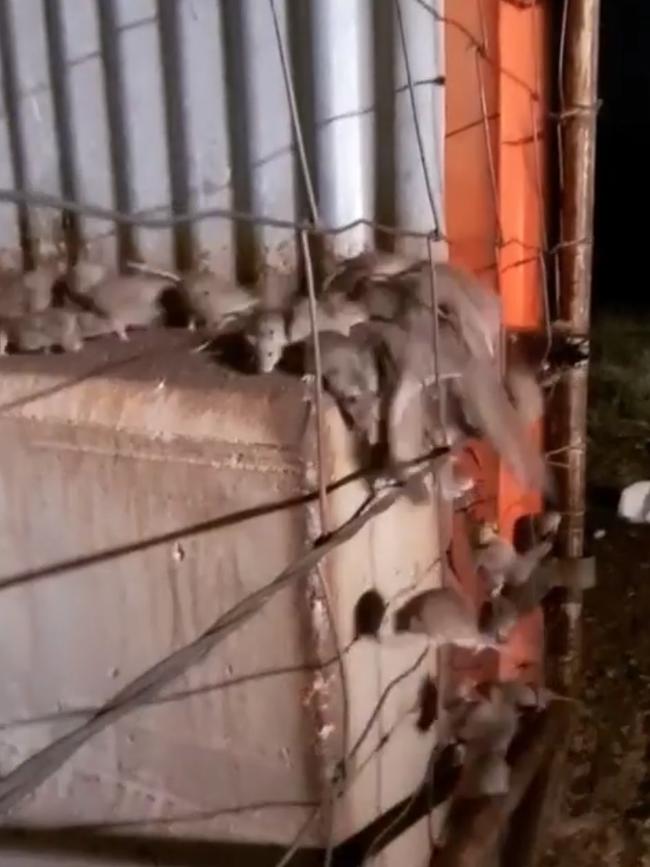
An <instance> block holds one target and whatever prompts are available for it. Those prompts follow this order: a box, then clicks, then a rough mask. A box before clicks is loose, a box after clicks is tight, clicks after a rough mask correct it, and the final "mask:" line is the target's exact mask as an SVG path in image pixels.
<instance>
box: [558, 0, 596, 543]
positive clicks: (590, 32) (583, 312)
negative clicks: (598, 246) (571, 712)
mask: <svg viewBox="0 0 650 867" xmlns="http://www.w3.org/2000/svg"><path fill="white" fill-rule="evenodd" d="M599 7H600V2H599V0H572V2H569V3H568V8H567V22H566V48H565V56H564V67H563V80H562V88H563V93H562V100H561V112H562V117H561V123H562V143H563V148H562V149H563V154H562V161H563V167H564V178H563V190H562V201H561V220H562V238H561V241H562V246H561V249H560V253H559V256H560V293H559V298H560V310H559V314H560V318H561V319H562V320H563V321H564V322H565V323H566V325H567V326H568V328H569V331H570V333H572V334H576V335H584V334H588V333H589V323H590V309H591V269H592V234H593V210H594V183H595V160H596V105H597V77H598V32H599V31H598V21H599V14H598V13H599ZM587 381H588V367H587V365H586V364H584V365H581V366H580V367H578V368H577V369H574V370H573V371H572V372H570V373H569V374H568V376H567V379H566V384H565V386H564V388H563V389H562V391H561V395H560V401H561V406H560V407H559V408H558V410H557V416H558V417H559V419H560V422H559V424H560V425H561V428H560V429H558V433H557V436H558V438H559V439H561V440H562V442H561V443H559V445H561V446H563V447H566V463H567V469H566V471H565V472H562V473H561V474H560V484H561V490H562V494H563V497H564V503H563V506H564V508H565V509H566V511H567V513H568V514H567V521H566V524H565V528H564V548H565V550H564V553H565V555H566V556H568V557H580V556H581V555H582V550H583V542H584V540H583V532H584V529H583V524H584V521H583V517H584V494H585V459H586V440H585V438H586V426H587V424H586V423H587Z"/></svg>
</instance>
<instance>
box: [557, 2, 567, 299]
mask: <svg viewBox="0 0 650 867" xmlns="http://www.w3.org/2000/svg"><path fill="white" fill-rule="evenodd" d="M568 19H569V0H564V2H563V3H562V19H561V26H560V44H559V46H558V60H557V82H556V87H557V94H558V101H559V108H560V110H559V112H558V120H557V127H556V131H555V135H556V142H557V168H558V192H559V195H560V197H562V194H563V192H564V181H565V171H564V113H565V111H566V97H565V92H564V61H565V58H566V39H567V27H568ZM563 238H564V228H563V215H562V211H561V210H560V242H561V241H562V240H563ZM553 269H554V276H555V310H556V313H557V312H558V311H559V309H560V282H561V281H560V254H559V252H558V251H557V250H556V251H555V252H554V254H553Z"/></svg>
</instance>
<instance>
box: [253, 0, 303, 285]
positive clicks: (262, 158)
mask: <svg viewBox="0 0 650 867" xmlns="http://www.w3.org/2000/svg"><path fill="white" fill-rule="evenodd" d="M239 3H240V4H241V7H240V8H241V14H242V31H243V33H242V35H243V51H244V59H245V62H246V71H245V76H246V91H247V97H248V100H247V105H246V119H247V126H248V131H249V156H250V166H249V170H250V181H251V199H252V207H253V211H254V212H255V213H256V214H258V215H264V216H268V217H279V218H282V219H285V220H295V218H296V185H295V174H294V168H295V162H294V153H293V132H292V125H291V112H290V109H289V102H288V100H287V92H286V86H285V80H284V76H283V74H282V64H281V60H280V53H279V51H278V45H277V40H276V36H275V31H274V28H273V17H272V13H271V8H270V6H269V4H268V2H266V3H260V2H259V0H239ZM275 7H276V9H277V14H278V18H279V24H280V30H281V34H282V37H283V40H284V42H285V44H286V43H287V14H286V12H287V10H286V4H285V0H276V2H275ZM257 234H258V239H259V244H260V246H261V248H262V253H263V256H264V258H265V259H266V260H267V262H268V264H269V265H272V266H274V267H279V268H285V267H288V268H291V267H293V265H294V263H295V244H294V232H293V230H291V229H283V228H275V227H260V228H259V229H258V233H257Z"/></svg>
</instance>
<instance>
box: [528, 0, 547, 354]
mask: <svg viewBox="0 0 650 867" xmlns="http://www.w3.org/2000/svg"><path fill="white" fill-rule="evenodd" d="M530 14H531V16H532V18H531V21H532V41H533V63H534V66H535V90H536V91H537V93H538V94H539V100H540V104H541V99H542V76H541V73H540V68H539V58H538V57H537V49H538V45H539V36H540V29H539V27H538V22H537V6H535V5H533V7H532V9H531V11H530ZM528 102H529V106H530V121H531V128H532V132H533V159H534V161H535V183H536V194H537V201H538V203H539V221H540V227H541V230H542V246H543V248H544V249H543V250H541V251H540V254H539V266H540V277H541V281H542V285H541V287H540V292H541V299H542V315H543V317H544V331H545V334H546V349H545V351H544V357H543V360H542V364H543V363H544V362H545V361H546V359H547V358H548V354H549V352H550V351H551V342H552V335H551V311H550V301H549V282H548V267H547V263H546V256H547V255H548V249H549V240H548V229H547V226H546V207H545V202H544V186H543V180H542V166H541V160H540V155H539V148H540V135H539V125H538V123H537V113H536V108H535V103H534V101H533V100H532V99H529V101H528Z"/></svg>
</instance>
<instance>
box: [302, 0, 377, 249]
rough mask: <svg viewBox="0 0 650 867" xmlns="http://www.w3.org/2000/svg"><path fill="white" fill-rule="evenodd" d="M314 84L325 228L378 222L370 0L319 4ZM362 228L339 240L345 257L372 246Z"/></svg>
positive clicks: (367, 231) (317, 1) (315, 22)
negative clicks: (374, 200) (375, 200)
mask: <svg viewBox="0 0 650 867" xmlns="http://www.w3.org/2000/svg"><path fill="white" fill-rule="evenodd" d="M313 10H314V15H313V39H314V70H315V72H314V85H315V110H316V111H315V115H316V126H317V155H318V169H319V189H320V207H321V211H322V217H323V220H324V222H325V224H327V225H330V226H341V225H346V224H348V223H352V222H354V221H356V220H362V219H363V220H371V219H372V218H373V213H372V209H373V195H374V143H373V142H374V139H373V136H374V127H375V124H374V111H373V99H374V95H373V84H372V46H371V32H372V31H371V26H370V25H371V7H370V0H314V4H313ZM371 240H372V231H371V230H370V229H369V228H368V227H367V226H365V225H360V226H358V227H355V228H354V229H351V230H350V231H349V232H346V233H344V234H342V235H338V236H337V237H336V238H335V239H334V241H333V248H334V250H335V251H336V252H337V253H338V254H339V255H340V256H349V255H355V254H356V253H359V252H361V250H363V249H364V248H365V247H368V246H370V243H371Z"/></svg>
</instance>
